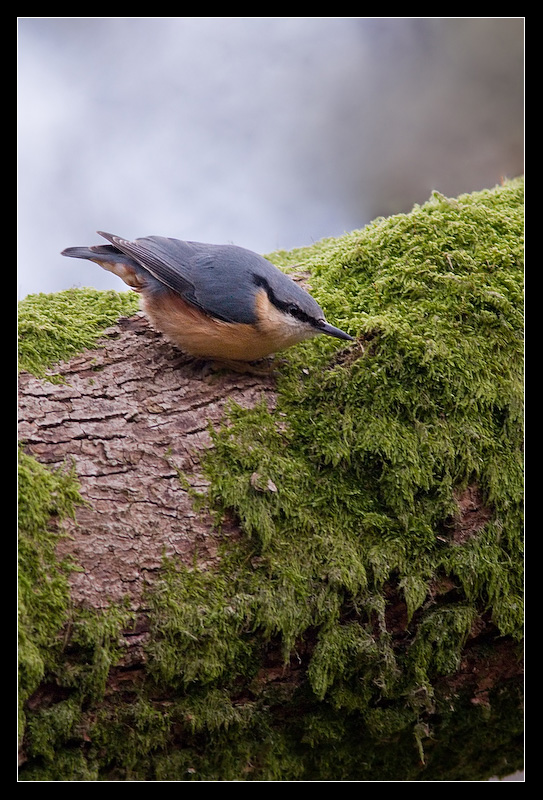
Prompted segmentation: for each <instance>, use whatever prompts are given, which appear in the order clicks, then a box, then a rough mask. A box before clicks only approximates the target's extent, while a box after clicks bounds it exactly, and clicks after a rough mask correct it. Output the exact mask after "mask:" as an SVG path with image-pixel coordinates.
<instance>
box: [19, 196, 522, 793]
mask: <svg viewBox="0 0 543 800" xmlns="http://www.w3.org/2000/svg"><path fill="white" fill-rule="evenodd" d="M521 193H522V185H521V183H520V182H518V181H517V182H511V183H509V184H505V186H504V187H500V188H498V189H496V190H494V191H493V192H482V193H477V194H474V195H470V196H466V197H463V198H459V199H458V200H448V199H446V198H441V197H439V196H436V197H434V198H433V199H432V200H431V201H430V202H429V203H428V204H427V205H426V206H423V207H422V208H420V209H418V208H417V209H415V210H414V211H413V212H412V214H411V215H402V216H401V217H397V218H391V220H383V221H377V222H376V223H374V224H373V225H372V226H369V227H368V228H367V229H365V230H364V231H358V232H354V233H352V234H348V235H346V236H345V237H342V239H338V240H331V241H330V242H324V243H319V244H317V245H315V246H314V247H313V248H306V249H304V250H302V251H296V252H294V253H291V254H279V255H278V261H279V262H281V260H282V261H283V263H284V264H288V263H290V264H294V263H299V262H300V261H302V262H303V266H304V268H306V269H308V271H309V272H310V273H311V275H312V277H311V283H312V284H313V285H314V288H315V290H316V291H317V293H318V295H319V296H318V299H319V301H321V302H322V304H323V305H324V306H325V307H326V306H328V307H331V308H332V309H333V311H332V313H331V315H330V316H331V318H332V319H334V318H337V316H338V315H339V316H340V317H341V318H342V320H343V321H345V320H347V321H348V320H350V321H351V328H349V329H350V330H351V332H352V333H357V334H358V341H357V343H356V344H355V345H352V346H348V347H340V348H339V349H338V345H337V344H336V343H330V342H324V341H323V342H321V341H315V342H310V343H307V344H305V345H303V346H301V347H299V348H295V349H294V350H292V351H289V353H288V354H287V356H286V363H285V364H284V365H283V366H282V367H281V369H280V373H281V374H280V376H279V377H272V376H270V377H262V376H255V375H249V374H247V375H240V374H237V373H230V372H224V373H216V372H207V371H206V369H205V368H204V367H203V365H202V364H201V363H196V362H193V361H191V360H190V359H188V358H186V357H185V356H183V354H181V353H179V352H178V351H176V350H175V349H174V348H173V347H172V346H171V345H170V344H169V343H168V342H167V341H165V340H164V339H163V338H162V337H161V336H160V335H159V334H157V333H156V332H154V331H153V330H152V329H151V328H150V327H149V325H148V323H147V321H146V320H145V318H143V317H142V316H141V315H139V314H136V315H134V316H128V317H123V318H121V319H120V320H119V322H118V323H116V324H114V325H110V326H109V327H107V326H104V327H106V329H105V330H104V331H102V334H101V338H99V339H98V340H97V342H96V344H95V345H91V346H87V347H86V348H85V349H84V350H83V351H82V352H80V353H78V354H74V355H70V357H67V358H66V360H64V361H57V362H56V363H54V364H49V372H48V373H47V372H46V371H45V370H44V371H42V372H39V371H36V370H34V373H35V374H31V372H30V371H23V372H22V374H21V377H20V388H19V405H20V439H21V443H22V461H21V467H20V475H21V490H20V500H21V509H22V510H21V513H20V528H21V539H22V556H21V598H22V600H21V640H22V645H21V653H22V657H21V675H22V682H21V689H20V698H21V701H22V715H23V717H24V720H25V721H24V726H23V727H22V731H23V733H22V737H21V762H22V771H21V779H22V780H402V781H403V780H484V779H487V778H489V777H491V776H493V775H506V774H509V773H511V772H513V771H515V770H516V769H519V768H521V766H522V711H521V708H522V706H521V697H522V658H521V657H522V612H521V591H522V550H521V545H520V540H521V534H522V522H521V511H522V478H521V476H522V449H521V437H522V434H521V428H522V424H521V423H522V399H521V393H522V365H521V354H522V332H521V322H522V300H521V295H522V292H521V284H522V269H521V254H522V249H521V236H522V201H521ZM338 287H339V288H338ZM83 296H85V297H87V295H85V293H84V292H83V293H78V292H71V293H67V295H66V302H68V301H69V303H74V304H75V308H76V309H77V303H78V302H79V298H80V297H83ZM56 300H58V296H56ZM30 302H34V301H33V300H32V301H30ZM41 302H42V306H41V311H40V313H41V314H43V315H45V317H48V314H49V317H51V316H52V315H51V312H50V311H49V312H48V311H47V308H48V305H47V304H48V302H49V300H48V298H47V297H45V298H42V300H41ZM75 313H76V317H77V311H76V312H75ZM23 316H24V315H23ZM24 320H26V317H25V318H24ZM24 320H23V321H24ZM339 321H340V322H341V324H342V325H343V324H344V322H342V321H341V320H339ZM56 324H57V327H58V329H60V328H62V323H56ZM345 324H346V323H345ZM38 327H40V332H43V325H41V326H38ZM52 336H53V337H54V336H55V325H53V326H52ZM23 338H24V337H23ZM26 338H27V340H29V339H31V338H32V334H31V333H28V332H27V334H26ZM23 366H24V364H23ZM55 376H57V379H58V376H62V381H61V382H55V380H54V378H55ZM52 379H53V380H52Z"/></svg>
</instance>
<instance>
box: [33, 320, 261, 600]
mask: <svg viewBox="0 0 543 800" xmlns="http://www.w3.org/2000/svg"><path fill="white" fill-rule="evenodd" d="M57 371H58V373H60V374H62V375H64V376H65V382H64V383H60V384H59V383H50V382H48V381H44V380H39V379H37V378H35V377H33V376H32V375H29V374H28V373H23V374H22V375H21V377H20V384H19V408H20V428H19V436H20V439H21V440H22V441H23V442H24V446H25V449H26V451H27V452H28V453H30V454H32V455H33V456H34V457H35V458H36V459H38V460H39V461H40V462H41V463H43V464H47V465H49V466H52V467H59V466H61V465H62V464H64V463H68V464H69V463H71V462H73V463H74V464H75V467H76V473H77V476H78V479H79V481H80V483H81V496H82V498H83V500H84V501H85V505H82V506H80V507H79V509H78V511H77V516H76V518H75V520H74V521H66V522H65V526H66V532H67V534H68V536H67V537H65V538H64V539H63V540H62V542H61V544H60V545H59V557H60V558H63V557H65V556H68V555H71V556H72V558H73V559H74V560H75V561H76V562H77V564H79V565H80V567H81V571H78V572H73V573H72V574H71V578H70V581H71V594H72V601H73V603H74V604H75V605H77V606H84V607H89V608H103V607H106V606H108V605H109V604H110V603H116V602H119V601H121V600H122V599H123V598H125V599H126V597H128V598H129V599H130V606H131V607H132V608H133V609H134V610H137V609H138V608H139V606H140V604H141V602H142V592H143V591H144V589H145V588H146V587H148V586H149V584H151V583H152V582H153V576H154V575H155V574H156V572H157V570H158V569H159V568H160V565H161V562H162V558H163V556H164V555H166V556H171V557H175V558H176V559H178V560H180V561H181V562H183V563H185V564H188V565H190V564H195V563H196V564H198V565H200V566H206V565H210V564H211V563H213V562H214V560H215V559H216V558H217V547H218V545H219V542H220V541H222V539H223V538H224V537H225V536H228V537H236V536H237V535H238V531H237V529H236V526H235V525H234V524H228V523H226V524H223V525H222V526H221V531H220V533H219V532H218V531H217V530H216V529H215V528H214V526H213V520H212V519H211V517H210V516H209V514H206V513H197V512H195V510H194V507H193V499H192V498H191V496H190V494H189V489H193V490H195V491H202V490H204V489H205V481H204V479H203V478H202V476H201V474H200V473H199V469H198V462H199V454H200V453H201V452H202V451H203V450H205V449H206V448H208V447H209V445H210V435H209V425H210V424H212V425H214V424H216V423H219V422H220V420H221V417H222V414H223V411H224V408H225V405H226V404H227V403H228V402H229V401H230V400H233V401H235V402H236V403H238V404H240V405H241V406H243V407H249V406H251V405H254V404H255V403H258V402H261V401H262V400H265V401H266V402H267V403H268V404H270V405H272V404H273V403H274V398H275V395H274V379H273V378H271V377H263V376H258V377H257V376H254V375H249V374H237V373H235V372H223V373H218V372H210V373H206V368H205V365H203V364H202V363H201V362H195V361H194V360H191V359H190V358H189V357H186V356H184V355H183V354H182V353H180V352H179V351H177V350H175V348H173V347H172V345H170V344H169V343H168V342H167V341H166V340H165V339H164V338H163V337H162V336H161V335H160V334H158V333H156V332H154V331H153V330H152V329H151V327H150V326H149V323H148V321H147V320H146V318H145V317H144V316H143V315H140V314H138V315H136V316H134V317H130V318H123V319H121V320H119V323H118V325H116V326H114V327H112V328H110V329H108V331H107V332H106V335H105V337H104V344H103V345H100V346H98V347H97V348H96V349H94V350H89V351H87V352H85V353H83V354H81V355H80V356H77V357H75V358H73V359H72V360H71V361H70V362H69V363H64V364H60V365H59V366H58V370H57ZM181 474H182V475H183V476H184V477H185V479H186V481H188V485H186V484H184V483H183V481H182V480H181V479H180V475H181Z"/></svg>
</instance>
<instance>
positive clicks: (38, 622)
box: [19, 452, 81, 734]
mask: <svg viewBox="0 0 543 800" xmlns="http://www.w3.org/2000/svg"><path fill="white" fill-rule="evenodd" d="M80 501H81V499H80V496H79V490H78V483H77V480H76V478H75V476H74V474H73V470H67V471H62V470H57V471H55V472H52V471H50V470H48V469H47V468H46V467H44V466H42V465H41V464H39V463H38V462H37V461H36V460H35V459H33V458H32V457H30V456H28V455H26V454H25V453H23V452H21V453H20V454H19V702H20V708H22V707H23V706H24V703H25V702H26V700H27V699H28V697H29V696H30V695H31V694H32V692H33V691H34V690H35V689H36V688H37V687H38V685H39V683H40V681H41V679H42V678H43V676H44V675H45V673H46V672H47V671H48V670H50V669H51V668H52V665H53V663H54V660H55V657H56V656H57V655H58V649H59V647H60V644H59V637H58V634H59V631H61V630H62V628H63V626H64V625H65V623H66V621H67V613H68V607H69V588H68V570H69V568H70V566H69V565H67V564H59V563H58V561H57V558H56V553H55V548H56V545H57V542H58V539H59V536H60V533H59V529H58V525H55V521H60V520H61V519H62V518H63V517H66V516H73V514H74V509H75V506H76V505H77V504H78V503H79V502H80ZM21 722H22V719H21ZM23 729H24V725H22V726H21V734H22V732H23Z"/></svg>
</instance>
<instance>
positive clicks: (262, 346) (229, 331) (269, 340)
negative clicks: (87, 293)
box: [142, 293, 307, 361]
mask: <svg viewBox="0 0 543 800" xmlns="http://www.w3.org/2000/svg"><path fill="white" fill-rule="evenodd" d="M142 307H143V310H144V312H145V314H146V315H147V316H148V317H149V319H150V321H151V323H152V324H153V326H154V327H155V328H156V329H157V330H159V331H160V332H161V333H163V334H164V335H165V336H166V337H167V338H168V339H169V340H170V341H171V342H172V343H173V344H175V345H177V347H179V348H180V349H181V350H183V351H184V352H185V353H188V354H189V355H192V356H197V357H200V358H211V359H219V360H223V361H227V360H228V361H256V360H258V359H260V358H265V357H266V356H269V355H271V354H272V353H275V352H277V351H278V350H283V349H284V348H286V347H290V346H291V345H293V344H296V343H297V342H300V341H302V340H303V339H305V338H307V334H305V335H300V332H298V331H292V330H288V329H287V330H281V329H279V330H275V329H272V328H271V327H267V328H265V329H262V328H258V327H257V326H255V325H247V324H242V323H231V322H223V321H222V320H216V319H213V318H212V317H209V316H208V315H206V314H204V313H203V312H202V311H200V310H199V309H197V308H195V307H194V306H192V305H190V304H189V303H187V302H185V301H184V300H182V299H181V298H180V297H179V296H178V295H173V294H172V293H167V294H166V293H165V294H161V295H159V296H154V297H142Z"/></svg>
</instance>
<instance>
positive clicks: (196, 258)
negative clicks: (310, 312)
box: [99, 231, 273, 323]
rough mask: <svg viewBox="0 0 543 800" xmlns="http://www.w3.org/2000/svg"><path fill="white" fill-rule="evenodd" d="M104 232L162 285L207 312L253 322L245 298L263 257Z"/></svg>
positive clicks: (236, 249)
mask: <svg viewBox="0 0 543 800" xmlns="http://www.w3.org/2000/svg"><path fill="white" fill-rule="evenodd" d="M99 233H100V235H101V236H103V237H104V238H105V239H107V240H108V241H109V242H111V243H112V244H113V245H114V246H115V247H118V248H119V250H121V251H122V252H123V253H125V254H126V255H128V256H129V257H130V258H132V259H134V260H135V261H137V262H138V263H139V264H140V265H141V266H142V267H143V268H144V269H145V270H147V271H148V272H149V273H150V274H151V275H152V276H153V277H154V278H156V279H157V280H158V281H160V283H161V284H164V285H165V286H167V287H169V288H170V289H172V290H173V291H174V292H177V293H178V294H179V295H181V297H183V298H184V299H185V300H187V301H188V302H189V303H192V304H193V305H196V306H197V307H198V308H201V309H202V310H203V311H205V312H206V313H209V314H211V315H212V316H215V317H218V318H219V319H223V320H225V321H227V322H246V323H251V322H254V319H255V316H254V308H253V307H252V306H251V305H248V306H247V307H245V305H244V303H243V302H242V300H243V297H242V293H243V289H244V284H245V285H246V281H247V280H248V279H250V272H251V261H252V259H258V260H260V258H261V257H260V256H257V254H256V253H251V251H249V250H245V249H244V248H240V247H235V246H233V245H208V244H201V243H199V242H186V241H181V240H179V239H170V238H168V237H164V236H148V237H145V238H142V239H136V240H135V241H133V242H131V241H128V240H126V239H122V238H120V237H119V236H113V235H112V234H109V233H104V232H102V231H99ZM262 260H264V259H262ZM269 266H270V267H271V265H269ZM272 269H273V267H272Z"/></svg>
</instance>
